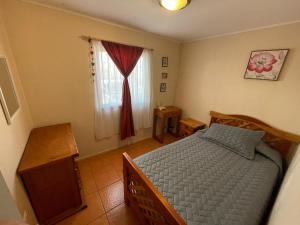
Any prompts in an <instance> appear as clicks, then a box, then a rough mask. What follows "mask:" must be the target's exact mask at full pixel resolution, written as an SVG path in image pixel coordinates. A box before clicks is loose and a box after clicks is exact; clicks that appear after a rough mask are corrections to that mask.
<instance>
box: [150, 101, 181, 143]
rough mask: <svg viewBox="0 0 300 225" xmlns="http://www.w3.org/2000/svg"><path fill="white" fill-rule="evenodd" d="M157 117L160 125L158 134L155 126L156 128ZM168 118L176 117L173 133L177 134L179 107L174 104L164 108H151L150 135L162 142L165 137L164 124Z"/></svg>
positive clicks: (179, 115) (179, 116)
mask: <svg viewBox="0 0 300 225" xmlns="http://www.w3.org/2000/svg"><path fill="white" fill-rule="evenodd" d="M158 118H159V119H160V126H159V131H160V135H159V136H157V135H156V128H157V121H158ZM170 118H174V119H176V131H175V135H178V132H179V120H180V118H181V109H180V108H178V107H176V106H166V108H165V109H162V110H160V109H158V108H155V109H154V110H153V132H152V137H153V138H154V139H156V140H158V141H159V142H161V143H163V142H164V137H165V128H166V127H165V126H166V121H168V120H169V119H170Z"/></svg>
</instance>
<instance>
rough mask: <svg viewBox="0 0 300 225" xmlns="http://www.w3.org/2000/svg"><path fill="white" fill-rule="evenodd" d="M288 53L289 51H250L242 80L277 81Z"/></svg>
mask: <svg viewBox="0 0 300 225" xmlns="http://www.w3.org/2000/svg"><path fill="white" fill-rule="evenodd" d="M288 52H289V49H275V50H259V51H252V52H251V54H250V58H249V62H248V65H247V68H246V72H245V75H244V78H245V79H258V80H273V81H276V80H278V78H279V74H280V72H281V69H282V67H283V64H284V62H285V59H286V56H287V54H288Z"/></svg>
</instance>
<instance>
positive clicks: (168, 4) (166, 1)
mask: <svg viewBox="0 0 300 225" xmlns="http://www.w3.org/2000/svg"><path fill="white" fill-rule="evenodd" d="M190 2H191V0H159V4H160V5H161V6H162V7H164V8H165V9H167V10H170V11H177V10H180V9H183V8H185V7H187V6H188V4H190Z"/></svg>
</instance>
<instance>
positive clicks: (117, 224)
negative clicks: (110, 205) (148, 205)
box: [107, 204, 139, 225]
mask: <svg viewBox="0 0 300 225" xmlns="http://www.w3.org/2000/svg"><path fill="white" fill-rule="evenodd" d="M107 218H108V221H109V224H110V225H139V222H138V218H137V217H136V215H135V213H134V212H133V211H132V209H131V208H130V207H129V206H126V205H125V204H121V205H119V206H117V207H116V208H114V209H112V210H111V211H109V212H108V213H107Z"/></svg>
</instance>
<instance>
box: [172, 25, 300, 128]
mask: <svg viewBox="0 0 300 225" xmlns="http://www.w3.org/2000/svg"><path fill="white" fill-rule="evenodd" d="M299 35H300V23H295V24H291V25H286V26H280V27H276V28H270V29H264V30H257V31H252V32H246V33H241V34H236V35H231V36H224V37H219V38H213V39H207V40H202V41H196V42H192V43H186V44H183V46H182V55H181V67H180V73H179V74H180V75H179V77H178V82H177V89H176V98H175V104H176V105H178V106H180V107H182V108H183V111H184V114H185V115H187V116H191V117H194V118H196V119H200V120H202V121H204V122H206V123H208V122H209V111H210V110H215V111H219V112H223V113H235V114H246V115H251V116H254V117H257V118H259V119H262V120H264V121H266V122H268V123H270V124H272V125H274V126H275V127H279V128H282V129H285V130H288V131H291V132H295V133H298V134H300V124H299V123H297V122H296V121H299V115H300V101H299V96H300V89H299V84H300V76H299V73H300V68H299V60H300V39H299ZM277 48H289V49H290V52H289V55H288V57H287V60H286V63H285V65H284V68H283V70H282V72H281V74H280V77H279V81H263V80H246V79H244V78H243V77H244V72H245V69H246V65H247V63H248V59H249V55H250V52H251V51H252V50H258V49H277Z"/></svg>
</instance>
